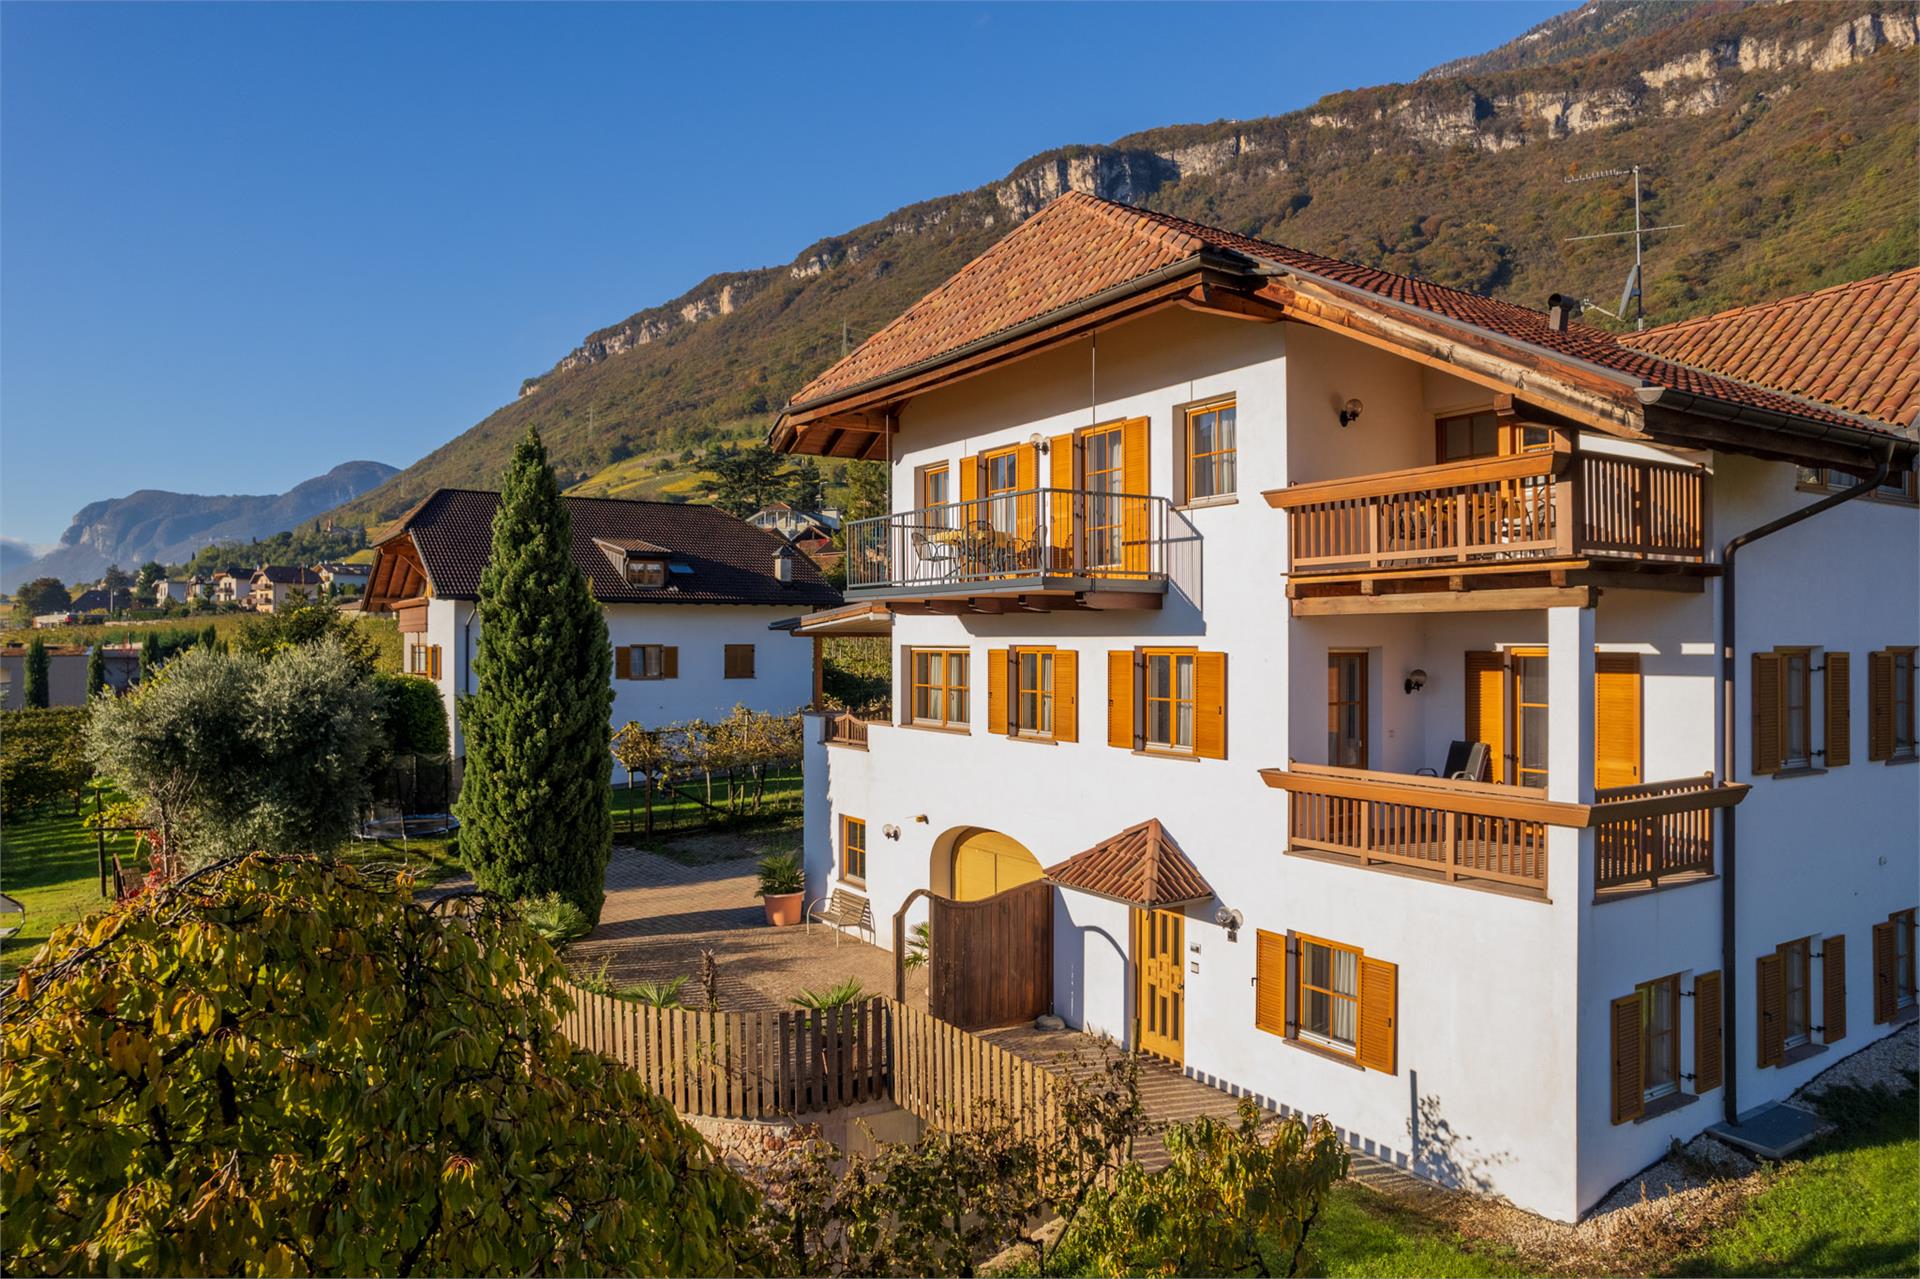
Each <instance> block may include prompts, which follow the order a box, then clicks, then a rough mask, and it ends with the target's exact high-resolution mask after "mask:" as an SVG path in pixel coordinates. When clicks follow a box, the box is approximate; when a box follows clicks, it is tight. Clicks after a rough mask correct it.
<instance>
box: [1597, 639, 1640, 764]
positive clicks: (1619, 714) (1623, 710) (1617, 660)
mask: <svg viewBox="0 0 1920 1279" xmlns="http://www.w3.org/2000/svg"><path fill="white" fill-rule="evenodd" d="M1642 780H1644V779H1643V778H1642V776H1641V769H1640V655H1639V654H1638V653H1596V654H1595V655H1594V659H1593V784H1594V785H1595V786H1596V787H1602V788H1604V787H1608V786H1638V785H1639V784H1640V783H1641V781H1642Z"/></svg>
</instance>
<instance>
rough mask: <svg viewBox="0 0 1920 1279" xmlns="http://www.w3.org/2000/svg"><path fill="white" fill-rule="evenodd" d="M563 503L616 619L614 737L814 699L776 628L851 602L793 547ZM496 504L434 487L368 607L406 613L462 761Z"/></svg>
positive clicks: (640, 506) (801, 652)
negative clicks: (462, 703) (462, 705)
mask: <svg viewBox="0 0 1920 1279" xmlns="http://www.w3.org/2000/svg"><path fill="white" fill-rule="evenodd" d="M564 500H565V502H566V504H567V510H568V513H569V514H570V515H571V516H572V519H573V546H572V556H573V562H574V564H575V565H576V566H577V567H578V568H579V569H580V571H581V572H582V573H584V574H585V575H586V577H587V582H588V584H589V585H590V586H591V588H592V590H593V594H594V598H596V599H597V600H599V601H600V604H601V607H602V608H603V609H604V610H605V611H606V616H607V634H608V637H609V639H610V640H611V641H612V643H613V656H614V663H613V688H614V702H613V725H614V727H615V728H616V729H618V728H619V727H620V726H621V725H624V724H626V723H628V722H630V721H631V722H635V723H639V724H641V725H643V726H646V727H659V726H662V725H665V724H671V723H678V722H681V721H684V720H689V719H695V718H704V719H718V718H723V717H724V716H725V715H726V714H727V713H728V712H729V711H730V710H732V709H733V707H734V706H735V705H736V704H742V703H744V704H745V705H746V706H748V707H750V708H752V709H754V710H762V711H793V710H798V709H799V708H801V707H802V706H805V705H808V704H809V703H811V702H812V701H813V698H814V695H815V678H816V667H815V663H814V660H813V657H812V655H811V653H810V652H809V651H808V650H807V649H806V648H805V647H803V646H801V645H797V644H794V643H792V642H790V641H788V640H786V639H784V638H783V637H780V636H778V635H777V634H775V633H774V632H772V631H770V630H769V629H768V628H769V627H770V626H771V625H773V624H774V623H775V622H778V621H782V620H785V619H790V618H792V617H793V616H794V614H795V613H804V612H809V611H812V610H817V609H820V608H830V607H834V606H836V605H838V604H839V602H840V595H839V592H837V591H835V590H834V589H833V588H832V587H830V586H828V585H827V584H826V582H825V581H824V580H823V579H822V578H821V576H820V571H819V569H818V568H816V567H815V566H814V564H813V563H812V562H811V561H809V560H808V559H807V558H806V557H804V556H802V555H798V554H796V553H795V552H794V551H793V550H792V548H791V547H789V546H788V545H787V544H786V542H785V539H783V538H781V537H780V536H779V535H778V534H776V533H772V532H769V531H767V530H764V529H759V528H755V527H754V526H752V525H751V524H748V523H747V522H746V521H744V520H740V519H736V518H735V517H734V516H732V515H729V514H727V513H726V512H725V511H722V510H719V509H718V508H716V507H711V506H696V505H690V504H684V503H673V502H635V501H625V500H621V499H616V498H589V497H569V498H566V499H564ZM498 505H499V494H497V493H489V492H480V491H476V490H471V489H438V490H436V491H434V492H433V493H431V494H429V495H428V496H427V497H426V498H425V499H423V500H422V501H421V502H420V503H419V504H418V505H417V506H415V507H414V508H413V509H412V510H411V511H408V512H407V513H406V514H405V515H403V516H401V517H400V519H399V520H398V521H396V522H395V524H394V525H393V526H391V528H390V529H389V530H388V532H387V533H386V536H385V537H384V538H383V540H382V541H381V542H380V543H379V545H378V547H377V550H376V552H375V556H374V561H373V568H372V571H371V573H370V574H369V576H368V584H367V592H366V596H365V608H366V610H367V611H368V612H391V613H393V614H395V615H397V616H398V618H399V622H400V632H401V637H402V642H403V669H405V670H407V671H410V672H412V673H413V674H416V675H421V676H425V677H426V678H428V679H431V680H433V681H434V682H435V683H437V684H438V685H439V686H440V689H441V692H442V694H443V695H444V696H445V698H446V702H447V713H448V715H449V717H450V718H452V719H453V722H454V743H455V745H454V750H455V753H456V754H457V753H460V752H461V750H462V747H461V740H462V739H461V737H460V730H459V724H458V719H457V716H456V707H455V698H456V697H457V696H460V695H464V694H467V693H472V692H475V691H476V687H475V683H474V679H473V673H472V663H473V653H474V645H475V643H476V642H477V640H478V638H479V634H480V628H481V627H482V626H483V625H484V624H485V616H484V614H483V612H482V610H481V609H480V607H479V599H480V577H481V573H482V571H483V570H484V569H485V568H486V564H487V559H488V557H489V555H490V554H491V552H492V543H493V514H494V510H495V508H496V507H497V506H498Z"/></svg>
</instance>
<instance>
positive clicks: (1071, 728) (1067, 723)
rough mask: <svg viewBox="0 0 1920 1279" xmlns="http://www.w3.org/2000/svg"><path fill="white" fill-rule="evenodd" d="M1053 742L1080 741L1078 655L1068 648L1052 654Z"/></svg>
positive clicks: (1057, 650)
mask: <svg viewBox="0 0 1920 1279" xmlns="http://www.w3.org/2000/svg"><path fill="white" fill-rule="evenodd" d="M1053 740H1054V741H1056V742H1077V741H1079V740H1080V654H1078V653H1076V652H1074V651H1073V650H1072V649H1070V648H1067V649H1056V650H1055V651H1054V654H1053Z"/></svg>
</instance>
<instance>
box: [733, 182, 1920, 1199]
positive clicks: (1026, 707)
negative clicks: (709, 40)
mask: <svg viewBox="0 0 1920 1279" xmlns="http://www.w3.org/2000/svg"><path fill="white" fill-rule="evenodd" d="M1914 288H1915V283H1914V276H1913V274H1912V273H1900V274H1898V275H1895V276H1890V277H1883V278H1881V279H1879V280H1874V281H1863V282H1861V283H1860V284H1858V285H1849V286H1843V287H1842V288H1840V289H1837V290H1827V291H1823V292H1821V293H1817V294H1812V295H1809V296H1808V297H1806V298H1801V299H1788V300H1786V301H1784V302H1781V303H1777V304H1769V305H1766V306H1759V307H1751V308H1744V309H1743V310H1742V311H1740V312H1734V313H1729V314H1727V315H1722V316H1712V317H1707V318H1705V319H1702V320H1698V321H1689V322H1687V323H1685V324H1678V325H1672V326H1666V327H1665V328H1663V329H1654V330H1649V331H1647V332H1645V333H1640V334H1634V335H1627V336H1615V335H1613V334H1610V333H1608V332H1606V331H1605V330H1603V329H1601V328H1599V327H1596V326H1593V325H1589V324H1585V323H1582V322H1581V321H1580V319H1579V318H1578V316H1577V315H1576V314H1574V310H1575V308H1573V307H1571V306H1569V305H1566V304H1565V300H1564V299H1561V298H1542V299H1540V300H1541V301H1542V302H1544V303H1547V305H1546V306H1545V307H1544V308H1543V309H1540V310H1535V309H1532V308H1529V307H1526V306H1521V305H1517V304H1515V303H1512V302H1506V301H1497V300H1493V299H1488V298H1484V297H1480V296H1477V295H1475V294H1472V293H1468V292H1464V291H1462V290H1459V289H1452V288H1445V287H1442V286H1439V285H1435V284H1430V283H1428V282H1426V281H1422V280H1416V279H1411V278H1409V277H1406V276H1401V275H1395V274H1392V273H1389V272H1385V271H1381V270H1378V269H1375V268H1372V267H1366V266H1361V265H1357V264H1354V263H1349V262H1341V261H1337V260H1334V259H1331V258H1327V257H1324V256H1321V255H1317V254H1312V253H1305V252H1301V251H1299V250H1297V249H1292V248H1289V247H1287V246H1285V245H1279V244H1272V243H1268V242H1265V241H1261V240H1255V239H1251V238H1249V237H1247V236H1244V235H1239V234H1236V233H1233V232H1230V231H1226V230H1222V229H1220V228H1217V227H1209V226H1204V225H1201V224H1199V223H1194V222H1189V221H1185V220H1182V219H1180V218H1176V217H1171V216H1168V215H1166V214H1162V213H1156V212H1152V211H1149V210H1142V209H1135V208H1130V207H1127V206H1124V205H1120V204H1115V203H1112V202H1109V201H1105V200H1099V199H1096V198H1094V197H1092V196H1088V195H1082V194H1068V195H1064V196H1062V197H1060V198H1059V199H1057V200H1055V201H1054V202H1052V203H1051V204H1049V205H1047V206H1046V207H1045V208H1044V209H1042V210H1040V211H1039V212H1038V213H1036V214H1035V215H1033V216H1032V217H1030V218H1028V219H1027V220H1026V221H1025V222H1023V223H1021V224H1020V225H1019V226H1017V227H1015V228H1013V229H1012V230H1010V231H1009V232H1008V233H1007V234H1006V235H1005V236H1004V237H1003V238H1002V239H1001V240H1000V241H999V242H998V243H996V244H995V245H993V246H992V247H991V248H989V249H988V250H987V251H986V252H985V253H983V254H981V255H980V256H979V257H977V258H976V259H974V260H973V261H972V262H970V263H968V264H967V265H966V266H964V267H963V268H961V269H960V270H959V271H958V272H956V273H955V274H954V275H953V276H952V277H951V278H950V279H948V280H947V281H946V282H945V283H943V284H941V285H940V286H939V287H937V288H936V289H934V290H933V291H932V292H931V293H929V294H927V295H926V296H925V297H923V298H921V299H920V300H919V301H917V302H914V303H913V304H912V305H910V306H908V307H907V308H906V309H905V310H904V311H903V312H902V313H901V314H900V315H899V316H898V317H896V318H895V319H893V320H892V321H891V322H890V323H888V324H887V325H885V326H884V327H883V328H881V329H880V330H879V331H878V332H877V333H875V334H874V335H873V336H871V337H870V338H868V339H867V340H866V341H865V342H863V343H861V344H860V345H859V346H858V347H856V348H855V349H853V350H852V351H850V352H848V353H847V354H846V355H845V356H844V357H843V358H842V359H840V360H838V361H837V362H835V363H834V364H832V365H831V366H830V367H828V368H826V369H824V370H821V371H820V372H819V373H818V375H817V376H815V377H814V378H813V380H812V381H811V382H809V383H808V384H807V385H806V386H804V387H803V388H802V389H801V390H800V391H799V392H798V393H797V394H796V395H795V396H794V398H793V400H792V402H790V403H789V404H787V405H786V406H785V407H784V408H783V410H782V411H781V412H780V414H779V417H778V419H777V421H775V422H774V423H772V425H771V428H770V436H769V439H770V443H771V444H772V445H773V446H774V447H775V448H776V449H779V450H781V451H784V452H789V453H798V454H806V455H815V456H829V457H842V458H865V459H873V460H884V461H885V462H886V463H887V473H888V475H889V477H890V480H889V483H890V493H889V498H890V500H889V502H888V511H889V513H888V514H886V515H883V516H878V517H875V518H871V519H855V520H849V521H847V523H846V525H845V527H844V528H843V530H842V543H843V545H844V547H845V551H846V587H845V595H846V600H847V602H846V603H845V604H844V605H842V606H841V607H840V608H838V609H831V610H825V611H822V612H819V613H815V614H812V615H809V616H806V617H802V618H799V619H797V620H796V622H795V624H794V625H793V627H792V628H791V629H792V631H793V633H794V634H795V635H796V636H797V637H799V638H803V639H804V638H809V637H814V638H817V637H821V636H826V635H880V636H886V637H888V649H889V650H890V651H891V652H892V653H893V654H894V655H895V660H896V663H897V664H896V666H895V669H894V671H893V690H894V691H893V697H892V699H891V701H892V706H891V710H890V713H889V714H888V715H887V717H886V718H881V719H876V720H874V721H871V722H867V721H863V720H860V719H858V718H856V717H853V716H845V715H836V716H827V717H821V722H820V723H819V725H818V732H816V733H809V735H808V741H809V746H808V753H807V760H806V768H807V795H806V810H807V811H806V824H805V838H804V853H805V860H806V875H807V887H808V893H809V895H810V896H822V895H826V894H828V893H831V894H833V895H834V896H836V897H838V896H841V895H842V894H845V895H847V896H850V897H853V898H856V899H859V900H861V901H863V902H864V904H865V909H862V910H858V911H857V912H850V913H849V916H848V917H850V918H852V917H865V918H872V919H886V918H889V917H895V918H899V919H900V920H901V921H902V923H904V924H906V925H908V926H912V925H916V924H918V923H920V922H923V921H925V922H927V923H929V925H930V928H931V935H932V942H931V944H930V946H929V948H928V950H927V963H928V971H929V974H930V978H929V982H928V989H929V992H930V994H929V1002H930V1011H931V1012H932V1013H933V1015H934V1016H936V1017H940V1018H943V1019H946V1020H950V1021H954V1022H957V1023H958V1024H961V1025H963V1026H965V1027H966V1028H969V1029H976V1028H981V1027H985V1026H991V1025H1004V1024H1013V1023H1015V1022H1017V1021H1021V1020H1027V1019H1031V1018H1033V1017H1034V1016H1036V1015H1038V1014H1042V1013H1047V1012H1051V1013H1054V1014H1056V1015H1058V1016H1059V1017H1060V1018H1062V1019H1063V1020H1064V1021H1066V1022H1067V1023H1068V1024H1069V1025H1071V1026H1073V1027H1075V1028H1077V1029H1081V1030H1085V1031H1089V1032H1095V1033H1100V1034H1105V1035H1108V1036H1111V1037H1112V1038H1113V1039H1115V1040H1117V1041H1119V1042H1121V1043H1123V1044H1125V1045H1126V1046H1128V1047H1129V1048H1134V1049H1138V1050H1141V1051H1142V1052H1144V1053H1146V1054H1149V1055H1151V1056H1153V1057H1156V1058H1159V1059H1161V1060H1162V1062H1164V1063H1170V1064H1171V1068H1177V1069H1179V1070H1181V1071H1183V1072H1185V1073H1186V1074H1187V1075H1189V1076H1192V1077H1195V1078H1198V1079H1201V1080H1205V1081H1207V1082H1209V1083H1212V1084H1215V1085H1217V1086H1219V1087H1220V1088H1222V1089H1223V1090H1226V1091H1229V1092H1231V1093H1233V1094H1234V1095H1237V1096H1252V1097H1255V1098H1258V1099H1260V1100H1261V1101H1262V1102H1264V1103H1266V1104H1268V1105H1272V1106H1275V1107H1283V1106H1284V1107H1290V1108H1293V1109H1295V1110H1299V1111H1306V1112H1308V1113H1317V1114H1325V1115H1326V1116H1327V1117H1328V1118H1329V1119H1330V1120H1331V1121H1332V1122H1333V1123H1334V1124H1336V1125H1338V1126H1339V1128H1340V1130H1341V1136H1342V1137H1343V1138H1344V1139H1345V1140H1346V1141H1348V1142H1349V1143H1351V1144H1352V1145H1353V1146H1355V1147H1356V1148H1359V1149H1363V1150H1365V1151H1366V1152H1368V1153H1369V1154H1372V1155H1375V1156H1377V1157H1378V1158H1380V1159H1382V1160H1384V1161H1386V1162H1388V1163H1391V1164H1393V1165H1395V1166H1398V1167H1400V1168H1403V1169H1405V1170H1407V1171H1409V1172H1411V1173H1413V1174H1415V1175H1418V1176H1423V1177H1429V1178H1433V1179H1435V1180H1439V1181H1442V1182H1447V1183H1450V1184H1455V1185H1463V1186H1468V1187H1472V1188H1476V1189H1480V1190H1485V1191H1489V1192H1492V1193H1496V1194H1500V1195H1504V1196H1506V1197H1507V1198H1508V1199H1510V1200H1511V1201H1512V1202H1514V1203H1516V1204H1518V1205H1520V1206H1521V1207H1523V1208H1526V1209H1528V1210H1530V1211H1534V1212H1538V1213H1543V1214H1545V1215H1547V1216H1551V1217H1554V1218H1556V1219H1559V1220H1575V1219H1577V1218H1578V1217H1579V1216H1580V1215H1581V1214H1582V1213H1584V1212H1586V1211H1587V1210H1588V1209H1590V1208H1591V1207H1592V1206H1593V1205H1594V1204H1595V1203H1596V1202H1598V1201H1600V1200H1601V1199H1602V1198H1603V1197H1605V1196H1606V1195H1607V1193H1608V1192H1609V1190H1611V1189H1612V1188H1614V1187H1616V1186H1618V1185H1620V1184H1622V1183H1626V1184H1631V1183H1632V1179H1633V1178H1634V1176H1635V1174H1636V1173H1638V1172H1640V1170H1642V1169H1644V1168H1646V1167H1647V1166H1648V1165H1649V1164H1652V1163H1654V1162H1656V1161H1658V1160H1660V1159H1663V1158H1665V1157H1666V1156H1667V1154H1668V1152H1669V1150H1670V1148H1671V1146H1672V1145H1673V1144H1674V1143H1675V1142H1680V1143H1685V1142H1688V1141H1690V1140H1692V1139H1693V1138H1694V1137H1696V1136H1698V1135H1699V1134H1700V1133H1701V1132H1703V1131H1705V1130H1707V1129H1709V1128H1712V1129H1713V1130H1714V1131H1715V1132H1716V1134H1721V1135H1724V1137H1725V1139H1726V1140H1729V1141H1732V1142H1735V1143H1746V1144H1748V1145H1749V1146H1750V1147H1751V1148H1754V1149H1759V1150H1763V1151H1768V1152H1771V1153H1773V1154H1777V1153H1778V1152H1779V1151H1780V1149H1782V1148H1783V1147H1784V1146H1785V1145H1787V1144H1790V1143H1791V1142H1792V1141H1793V1140H1797V1139H1799V1138H1801V1137H1804V1136H1808V1135H1810V1126H1809V1124H1808V1122H1807V1120H1806V1117H1805V1115H1804V1114H1801V1113H1799V1112H1796V1111H1794V1110H1793V1109H1792V1108H1790V1107H1786V1106H1784V1105H1782V1104H1780V1103H1783V1102H1784V1101H1785V1099H1786V1098H1788V1097H1789V1096H1791V1095H1792V1093H1793V1092H1794V1091H1795V1090H1796V1089H1798V1088H1799V1087H1801V1086H1802V1085H1804V1084H1805V1083H1806V1082H1807V1081H1808V1080H1809V1079H1811V1078H1812V1077H1813V1076H1814V1075H1815V1074H1818V1073H1819V1072H1821V1071H1823V1070H1825V1069H1827V1068H1828V1067H1830V1066H1831V1065H1832V1064H1833V1063H1834V1062H1836V1061H1839V1060H1840V1059H1841V1058H1843V1057H1844V1056H1845V1055H1847V1054H1849V1053H1852V1052H1855V1051H1858V1050H1860V1049H1863V1048H1866V1047H1868V1046H1870V1045H1872V1044H1874V1043H1876V1042H1878V1041H1880V1040H1881V1039H1882V1038H1883V1037H1884V1036H1887V1035H1889V1034H1892V1033H1894V1032H1895V1031H1896V1030H1897V1029H1898V1028H1899V1027H1900V1026H1901V1025H1902V1024H1903V1023H1905V1022H1906V1021H1908V1020H1910V1019H1913V1018H1915V1017H1920V989H1917V988H1916V980H1915V976H1914V965H1913V964H1912V963H1911V962H1909V960H1908V959H1907V958H1906V957H1910V956H1912V955H1913V954H1914V953H1915V949H1914V935H1915V915H1916V908H1920V889H1916V884H1920V842H1917V841H1916V840H1915V838H1914V820H1913V818H1914V813H1915V811H1916V809H1920V767H1915V766H1913V765H1914V763H1915V762H1916V761H1920V746H1917V745H1916V733H1915V725H1916V715H1915V705H1916V695H1915V692H1914V689H1915V688H1916V682H1915V660H1916V659H1915V654H1916V647H1920V575H1916V573H1915V572H1914V569H1913V557H1914V550H1915V548H1916V545H1917V544H1920V510H1917V509H1916V506H1915V504H1914V502H1913V501H1912V492H1913V490H1912V488H1911V484H1910V478H1909V477H1910V476H1911V473H1912V470H1913V466H1914V457H1915V452H1916V446H1915V437H1914V433H1913V429H1912V423H1913V403H1914V394H1915V378H1916V376H1920V373H1916V367H1917V361H1916V356H1917V355H1920V351H1916V349H1915V338H1914V334H1915V324H1916V315H1920V307H1916V305H1915V303H1916V298H1915V295H1914ZM1810 476H1812V477H1813V479H1812V480H1810V479H1809V477H1810ZM1809 489H1811V490H1813V491H1809ZM1723 651H1724V656H1723ZM882 841H885V842H882ZM1736 871H1737V873H1736ZM842 904H843V905H844V904H845V903H844V902H843V903H842ZM1041 904H1044V906H1045V907H1046V909H1045V910H1041V909H1039V907H1040V905H1041ZM908 935H911V934H908ZM879 942H880V944H881V945H883V946H885V945H888V944H889V943H890V942H891V936H890V935H889V930H887V929H885V928H882V929H881V930H880V937H879ZM1159 1068H1161V1067H1155V1069H1159Z"/></svg>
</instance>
